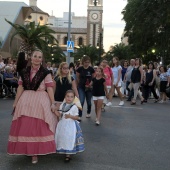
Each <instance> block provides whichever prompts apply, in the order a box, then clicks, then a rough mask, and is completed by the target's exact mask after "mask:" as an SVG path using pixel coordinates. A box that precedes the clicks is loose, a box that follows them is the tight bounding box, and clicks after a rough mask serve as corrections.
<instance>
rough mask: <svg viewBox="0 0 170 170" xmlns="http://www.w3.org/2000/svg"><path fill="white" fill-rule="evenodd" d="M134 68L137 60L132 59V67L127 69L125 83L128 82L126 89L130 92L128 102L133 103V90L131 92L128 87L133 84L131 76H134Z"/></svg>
mask: <svg viewBox="0 0 170 170" xmlns="http://www.w3.org/2000/svg"><path fill="white" fill-rule="evenodd" d="M134 66H135V60H134V59H131V60H130V66H129V67H128V68H127V71H126V74H125V76H124V82H126V89H127V90H128V92H129V97H128V99H127V101H131V98H132V96H133V89H131V90H129V88H128V86H129V84H130V82H131V74H132V70H133V68H134Z"/></svg>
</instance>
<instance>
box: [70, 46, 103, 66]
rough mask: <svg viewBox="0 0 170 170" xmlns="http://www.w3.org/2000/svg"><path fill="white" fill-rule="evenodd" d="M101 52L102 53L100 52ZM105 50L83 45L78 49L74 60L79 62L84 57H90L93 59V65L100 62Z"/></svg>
mask: <svg viewBox="0 0 170 170" xmlns="http://www.w3.org/2000/svg"><path fill="white" fill-rule="evenodd" d="M100 50H101V51H100ZM102 54H103V49H98V48H96V47H95V46H92V45H87V46H86V45H81V46H79V48H77V52H76V53H74V54H73V57H74V60H75V61H76V60H79V59H81V58H82V57H83V55H88V56H89V57H90V59H91V62H92V64H94V63H97V62H100V59H101V56H100V55H102Z"/></svg>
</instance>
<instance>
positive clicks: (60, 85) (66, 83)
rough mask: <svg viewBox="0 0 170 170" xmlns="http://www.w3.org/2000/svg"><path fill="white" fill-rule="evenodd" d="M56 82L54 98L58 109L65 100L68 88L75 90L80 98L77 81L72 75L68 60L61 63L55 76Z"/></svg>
mask: <svg viewBox="0 0 170 170" xmlns="http://www.w3.org/2000/svg"><path fill="white" fill-rule="evenodd" d="M54 82H55V87H54V98H55V101H56V108H57V109H56V110H58V109H59V107H60V104H61V103H62V102H63V100H64V97H65V94H66V91H67V90H74V92H75V94H76V96H77V97H78V98H79V95H78V91H77V88H76V82H75V80H74V78H73V77H72V76H71V75H70V72H69V66H68V64H67V63H66V62H62V63H61V64H60V65H59V69H58V70H57V76H56V77H55V78H54Z"/></svg>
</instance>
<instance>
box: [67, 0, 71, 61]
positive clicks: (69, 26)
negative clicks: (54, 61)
mask: <svg viewBox="0 0 170 170" xmlns="http://www.w3.org/2000/svg"><path fill="white" fill-rule="evenodd" d="M70 34H71V0H69V19H68V41H70ZM67 57H68V64H70V52H67Z"/></svg>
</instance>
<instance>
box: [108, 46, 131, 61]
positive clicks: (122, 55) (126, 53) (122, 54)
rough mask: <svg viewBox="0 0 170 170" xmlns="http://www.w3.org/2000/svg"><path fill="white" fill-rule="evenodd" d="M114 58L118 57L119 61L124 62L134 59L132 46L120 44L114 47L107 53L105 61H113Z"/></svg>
mask: <svg viewBox="0 0 170 170" xmlns="http://www.w3.org/2000/svg"><path fill="white" fill-rule="evenodd" d="M113 56H116V57H118V58H119V60H123V59H126V60H130V59H131V58H133V57H134V54H133V53H132V51H131V46H130V45H127V46H126V45H124V44H122V43H120V44H116V45H115V46H113V47H112V49H111V50H110V51H108V52H107V53H106V55H105V59H107V60H108V61H111V60H112V58H113Z"/></svg>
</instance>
